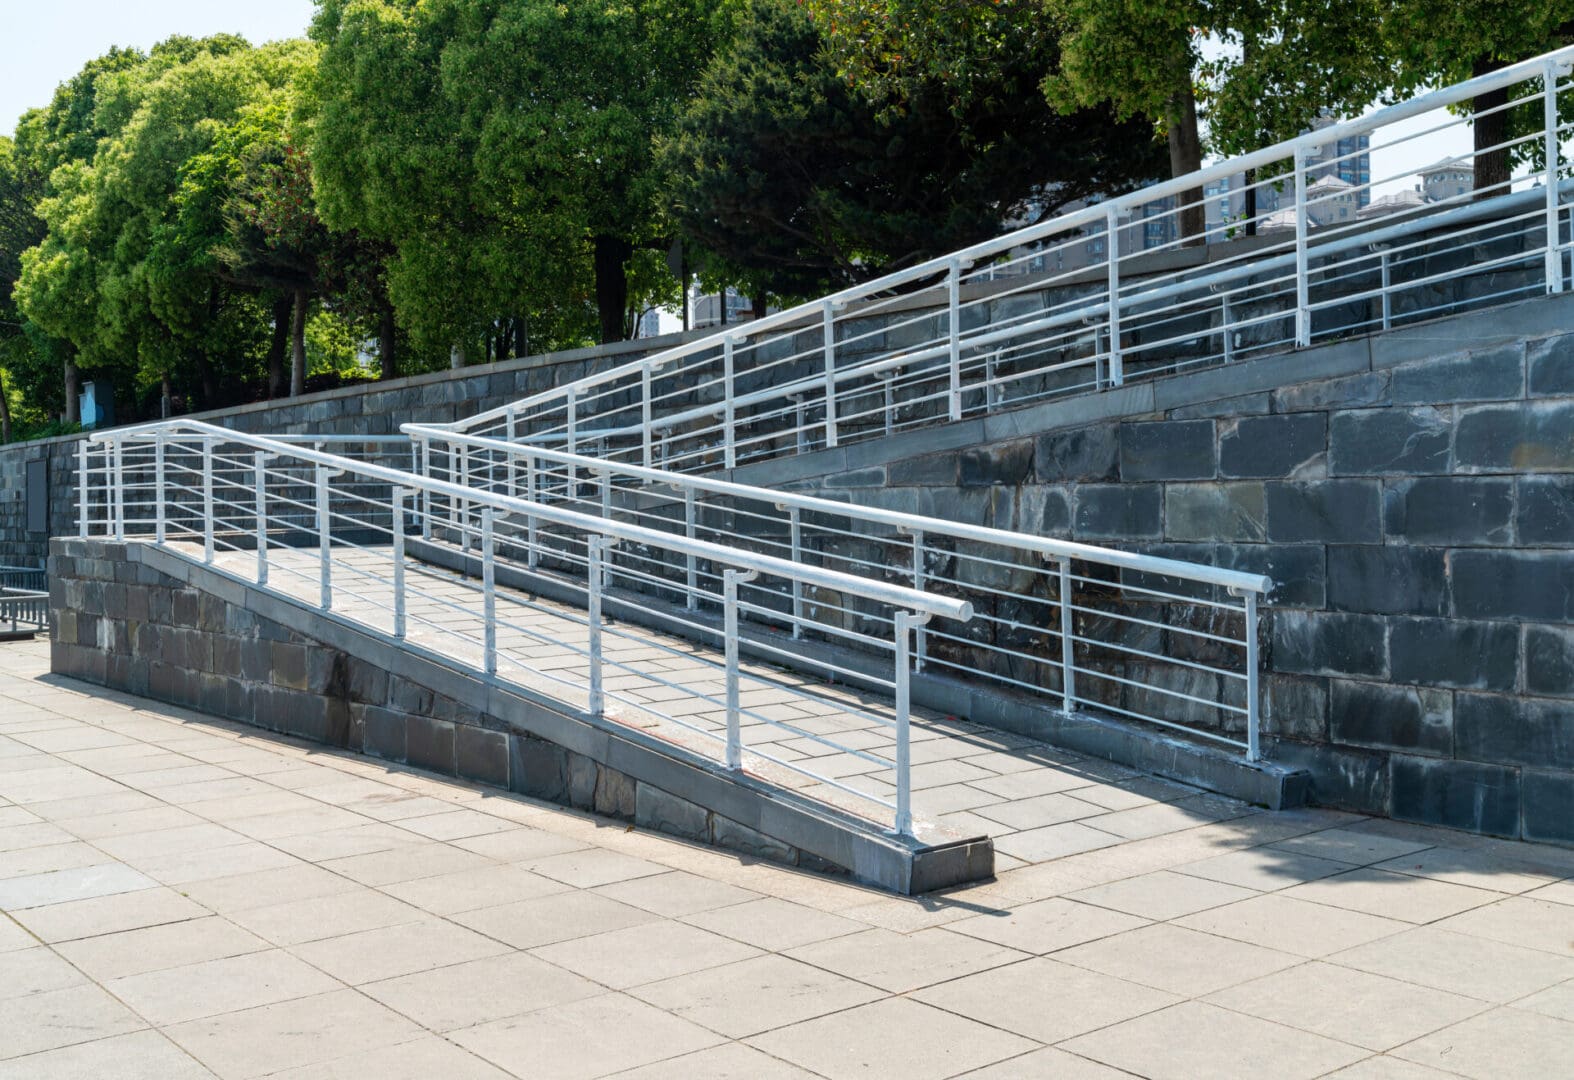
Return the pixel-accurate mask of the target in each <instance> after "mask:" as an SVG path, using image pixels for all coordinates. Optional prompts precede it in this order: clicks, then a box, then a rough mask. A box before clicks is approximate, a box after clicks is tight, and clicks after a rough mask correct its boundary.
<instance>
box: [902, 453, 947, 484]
mask: <svg viewBox="0 0 1574 1080" xmlns="http://www.w3.org/2000/svg"><path fill="white" fill-rule="evenodd" d="M957 457H958V455H957V453H956V452H955V451H950V452H947V453H944V454H925V455H924V456H923V457H916V458H907V459H906V460H904V461H893V462H892V463H891V464H889V465H887V466H886V467H885V471H886V483H888V484H890V485H891V486H892V487H907V486H911V485H915V484H916V485H920V486H929V485H938V486H949V485H951V484H955V483H956V482H957V475H958V471H957V470H958V465H957Z"/></svg>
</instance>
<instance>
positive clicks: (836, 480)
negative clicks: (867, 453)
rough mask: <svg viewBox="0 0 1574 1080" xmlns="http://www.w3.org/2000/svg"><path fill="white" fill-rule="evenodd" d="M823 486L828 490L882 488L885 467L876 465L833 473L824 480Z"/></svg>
mask: <svg viewBox="0 0 1574 1080" xmlns="http://www.w3.org/2000/svg"><path fill="white" fill-rule="evenodd" d="M825 486H826V487H830V488H873V487H884V486H885V467H884V466H883V465H876V466H872V467H870V468H867V469H850V470H848V471H847V472H840V473H835V474H833V475H831V476H827V477H826V478H825Z"/></svg>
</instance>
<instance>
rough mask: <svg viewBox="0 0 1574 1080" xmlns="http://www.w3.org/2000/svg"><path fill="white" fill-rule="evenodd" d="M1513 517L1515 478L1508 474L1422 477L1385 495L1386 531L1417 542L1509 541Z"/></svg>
mask: <svg viewBox="0 0 1574 1080" xmlns="http://www.w3.org/2000/svg"><path fill="white" fill-rule="evenodd" d="M1523 512H1524V511H1523V509H1521V513H1523ZM1513 517H1514V481H1512V480H1510V479H1508V478H1506V477H1503V478H1500V477H1456V476H1447V477H1444V476H1437V477H1419V478H1417V479H1413V480H1399V481H1395V482H1394V483H1392V484H1390V485H1389V486H1388V488H1387V490H1386V491H1385V492H1384V494H1383V530H1384V532H1385V533H1387V535H1388V537H1389V538H1390V539H1399V538H1402V539H1404V540H1407V541H1409V542H1411V543H1415V544H1444V545H1448V546H1450V547H1452V546H1457V545H1466V544H1469V545H1481V544H1491V545H1494V546H1501V545H1506V544H1508V543H1509V542H1510V539H1511V537H1512V536H1513V526H1514V522H1513Z"/></svg>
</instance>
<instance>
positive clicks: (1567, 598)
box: [1449, 548, 1574, 623]
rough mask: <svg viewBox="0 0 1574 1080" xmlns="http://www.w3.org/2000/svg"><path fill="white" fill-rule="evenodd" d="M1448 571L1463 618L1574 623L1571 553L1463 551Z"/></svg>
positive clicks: (1573, 554)
mask: <svg viewBox="0 0 1574 1080" xmlns="http://www.w3.org/2000/svg"><path fill="white" fill-rule="evenodd" d="M1449 568H1450V571H1451V576H1452V579H1453V591H1454V614H1455V615H1458V616H1460V617H1462V618H1467V619H1524V620H1528V621H1533V622H1552V623H1566V622H1569V621H1571V620H1574V551H1500V550H1495V549H1487V548H1474V549H1464V550H1461V551H1455V552H1453V553H1451V554H1450V556H1449Z"/></svg>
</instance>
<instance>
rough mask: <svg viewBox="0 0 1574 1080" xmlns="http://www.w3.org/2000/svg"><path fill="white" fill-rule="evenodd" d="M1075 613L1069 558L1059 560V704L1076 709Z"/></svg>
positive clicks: (1065, 708)
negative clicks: (1072, 605) (1072, 602)
mask: <svg viewBox="0 0 1574 1080" xmlns="http://www.w3.org/2000/svg"><path fill="white" fill-rule="evenodd" d="M1076 644H1077V639H1076V623H1075V613H1074V612H1073V611H1072V609H1071V560H1070V559H1061V560H1060V706H1061V708H1062V709H1064V710H1065V711H1066V712H1076V710H1077V649H1076Z"/></svg>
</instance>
